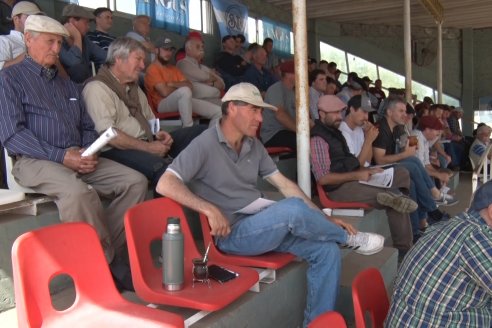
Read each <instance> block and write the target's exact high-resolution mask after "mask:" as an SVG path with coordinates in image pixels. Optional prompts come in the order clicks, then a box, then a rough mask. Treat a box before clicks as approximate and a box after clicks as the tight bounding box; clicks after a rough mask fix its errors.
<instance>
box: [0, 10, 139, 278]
mask: <svg viewBox="0 0 492 328" xmlns="http://www.w3.org/2000/svg"><path fill="white" fill-rule="evenodd" d="M64 36H68V31H67V30H66V29H65V27H63V25H61V24H60V23H59V22H57V21H56V20H54V19H52V18H50V17H47V16H38V15H31V16H29V17H28V18H27V20H26V23H25V41H26V46H27V55H26V58H25V59H24V60H23V61H22V62H20V63H18V64H16V65H13V66H10V67H7V68H6V69H3V70H2V71H1V72H0V141H1V143H2V145H3V146H4V147H5V148H7V150H8V151H9V154H10V155H11V156H15V158H16V162H15V164H14V167H13V169H12V174H13V175H14V177H15V178H16V180H17V181H18V182H19V183H20V184H21V185H22V186H24V187H29V188H31V189H33V190H34V191H36V192H38V193H42V194H46V195H49V196H52V197H54V198H55V202H56V204H57V206H58V211H59V214H60V219H61V221H62V222H71V221H86V222H88V223H89V224H91V225H92V226H93V227H94V228H95V229H96V231H97V233H98V235H99V239H100V241H101V244H102V246H103V249H104V251H105V255H106V258H107V260H108V262H109V263H116V262H119V261H123V260H124V256H125V247H126V246H125V233H124V229H123V228H124V226H123V215H124V213H125V211H126V210H127V209H128V208H129V207H131V206H133V205H135V204H136V203H139V202H141V201H143V200H144V198H145V195H146V192H147V179H146V178H145V177H144V176H143V175H142V174H140V173H138V172H136V171H134V170H132V169H130V168H128V167H126V166H124V165H121V164H118V163H116V162H113V161H111V160H109V159H105V158H98V157H97V155H91V156H82V153H83V151H84V148H87V147H89V146H90V145H91V144H92V143H93V142H94V141H95V140H96V138H97V136H98V135H97V132H96V131H95V130H94V123H93V121H92V120H91V118H90V116H89V114H88V113H87V112H86V110H85V106H84V103H83V102H82V96H81V94H80V91H79V87H78V86H77V85H76V84H75V83H73V82H71V81H70V80H69V79H65V78H62V77H60V76H59V75H58V74H57V70H56V68H55V63H56V61H57V60H58V53H59V52H60V48H61V44H62V39H63V37H64ZM99 195H101V196H104V197H105V198H110V199H111V201H110V203H109V205H108V206H107V208H106V209H105V208H103V206H102V204H101V200H100V199H99ZM114 261H116V262H114ZM128 273H129V272H128Z"/></svg>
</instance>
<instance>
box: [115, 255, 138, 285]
mask: <svg viewBox="0 0 492 328" xmlns="http://www.w3.org/2000/svg"><path fill="white" fill-rule="evenodd" d="M109 269H110V270H111V275H112V276H113V280H114V284H115V285H116V288H118V290H119V291H120V292H122V291H125V290H127V291H130V292H134V291H135V288H134V287H133V281H132V273H131V271H130V266H129V265H128V264H127V263H124V262H123V261H118V260H117V259H115V260H113V262H111V263H110V264H109Z"/></svg>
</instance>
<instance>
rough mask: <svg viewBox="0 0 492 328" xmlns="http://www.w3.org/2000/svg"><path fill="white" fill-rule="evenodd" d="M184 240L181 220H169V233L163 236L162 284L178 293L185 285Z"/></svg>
mask: <svg viewBox="0 0 492 328" xmlns="http://www.w3.org/2000/svg"><path fill="white" fill-rule="evenodd" d="M183 248H184V238H183V233H182V232H181V225H180V222H179V218H176V217H170V218H168V219H167V231H166V232H165V233H164V234H163V235H162V282H163V284H164V288H166V290H169V291H176V290H180V289H182V288H183V285H184V252H183Z"/></svg>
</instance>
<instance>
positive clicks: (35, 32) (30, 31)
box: [24, 30, 41, 38]
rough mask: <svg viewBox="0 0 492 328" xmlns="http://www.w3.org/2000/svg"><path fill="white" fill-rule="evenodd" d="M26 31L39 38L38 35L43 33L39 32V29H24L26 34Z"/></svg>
mask: <svg viewBox="0 0 492 328" xmlns="http://www.w3.org/2000/svg"><path fill="white" fill-rule="evenodd" d="M26 33H29V34H31V36H32V37H33V38H37V37H38V35H40V34H41V32H38V31H33V30H25V31H24V34H26Z"/></svg>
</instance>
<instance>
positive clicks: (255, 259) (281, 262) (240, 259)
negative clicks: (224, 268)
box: [200, 213, 296, 282]
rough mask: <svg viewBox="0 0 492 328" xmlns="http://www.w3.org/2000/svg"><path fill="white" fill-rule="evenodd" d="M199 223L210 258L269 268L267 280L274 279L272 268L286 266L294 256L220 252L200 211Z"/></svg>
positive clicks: (274, 253)
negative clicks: (243, 254)
mask: <svg viewBox="0 0 492 328" xmlns="http://www.w3.org/2000/svg"><path fill="white" fill-rule="evenodd" d="M200 223H201V226H202V233H203V241H204V243H205V245H208V244H209V243H210V251H209V256H210V258H211V259H213V260H215V261H220V262H222V263H227V264H232V265H240V266H249V267H256V268H266V269H270V270H272V271H269V272H266V273H265V279H267V280H269V282H270V281H272V280H275V272H274V270H278V269H280V268H282V267H284V266H286V265H287V264H289V263H290V262H292V261H293V260H294V259H295V258H296V257H295V256H294V255H292V254H290V253H279V252H269V253H266V254H263V255H257V256H240V255H232V254H225V253H222V252H221V251H220V250H219V249H217V247H215V243H214V240H213V237H212V235H211V234H210V226H209V224H208V219H207V217H206V216H205V215H204V214H201V213H200Z"/></svg>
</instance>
